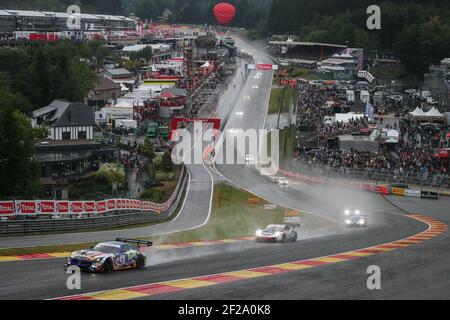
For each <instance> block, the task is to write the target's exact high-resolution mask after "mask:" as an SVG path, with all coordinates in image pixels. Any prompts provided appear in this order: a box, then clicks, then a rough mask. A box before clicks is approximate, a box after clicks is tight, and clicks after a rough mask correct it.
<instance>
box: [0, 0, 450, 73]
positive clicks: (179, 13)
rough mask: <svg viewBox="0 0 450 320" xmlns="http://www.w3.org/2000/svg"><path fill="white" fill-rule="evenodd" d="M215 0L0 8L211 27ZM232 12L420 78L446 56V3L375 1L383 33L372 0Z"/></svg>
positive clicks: (44, 0) (266, 0)
mask: <svg viewBox="0 0 450 320" xmlns="http://www.w3.org/2000/svg"><path fill="white" fill-rule="evenodd" d="M218 2H220V1H218V0H216V1H214V0H129V1H125V0H30V1H26V2H25V1H19V0H0V8H21V9H38V10H44V9H45V10H59V11H65V8H66V7H67V6H68V5H69V4H79V5H80V6H81V10H82V12H88V13H92V12H97V13H106V14H123V15H131V14H135V15H136V16H138V17H139V18H141V19H144V20H149V21H150V20H154V19H156V18H157V17H159V16H161V15H162V14H163V13H164V12H166V13H168V18H169V21H170V22H174V23H193V24H204V23H207V24H215V20H214V16H213V14H212V11H213V7H214V5H215V4H217V3H218ZM229 2H230V3H232V4H234V5H235V6H236V8H237V16H236V18H235V20H234V22H233V24H232V25H233V26H236V27H244V28H249V29H252V30H253V34H255V33H257V34H258V35H259V36H260V37H267V36H270V35H272V34H286V33H288V34H296V35H298V36H299V37H300V38H301V39H302V40H304V41H317V42H332V43H339V44H348V45H349V46H354V47H362V48H364V49H365V51H366V52H367V53H368V54H369V55H370V54H374V53H375V52H385V51H394V52H396V53H398V54H399V55H400V57H401V58H402V60H403V62H404V64H405V66H406V68H407V69H408V71H410V72H411V73H414V74H418V75H421V74H423V72H424V71H425V70H426V68H427V66H428V65H429V64H430V63H435V62H438V61H440V60H441V59H442V58H444V57H445V56H448V55H450V0H428V1H421V0H407V1H406V0H389V1H384V0H382V1H380V2H379V3H378V5H379V6H380V7H381V13H382V16H381V17H382V29H381V30H376V31H370V30H368V29H367V28H366V20H367V14H366V9H367V7H368V6H369V5H371V4H372V3H373V1H371V0H229Z"/></svg>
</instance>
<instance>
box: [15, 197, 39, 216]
mask: <svg viewBox="0 0 450 320" xmlns="http://www.w3.org/2000/svg"><path fill="white" fill-rule="evenodd" d="M14 205H15V211H16V214H18V215H23V214H26V215H35V214H37V201H34V200H33V201H28V200H16V201H14Z"/></svg>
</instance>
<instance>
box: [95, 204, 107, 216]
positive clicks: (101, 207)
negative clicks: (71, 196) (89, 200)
mask: <svg viewBox="0 0 450 320" xmlns="http://www.w3.org/2000/svg"><path fill="white" fill-rule="evenodd" d="M95 207H96V208H95V211H97V213H105V212H106V201H97V203H96V204H95Z"/></svg>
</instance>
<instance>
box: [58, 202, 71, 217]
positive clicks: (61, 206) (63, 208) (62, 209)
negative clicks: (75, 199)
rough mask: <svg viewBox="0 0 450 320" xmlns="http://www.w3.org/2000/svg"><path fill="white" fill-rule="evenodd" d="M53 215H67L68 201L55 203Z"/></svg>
mask: <svg viewBox="0 0 450 320" xmlns="http://www.w3.org/2000/svg"><path fill="white" fill-rule="evenodd" d="M55 213H57V214H68V213H69V201H55Z"/></svg>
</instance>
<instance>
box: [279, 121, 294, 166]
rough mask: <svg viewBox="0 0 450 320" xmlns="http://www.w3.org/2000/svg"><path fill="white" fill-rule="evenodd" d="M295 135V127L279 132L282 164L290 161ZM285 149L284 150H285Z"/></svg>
mask: <svg viewBox="0 0 450 320" xmlns="http://www.w3.org/2000/svg"><path fill="white" fill-rule="evenodd" d="M296 134H297V128H296V127H295V126H293V127H291V128H289V132H288V129H287V128H286V129H282V130H280V161H281V163H283V161H286V160H289V159H292V157H293V154H294V148H295V144H296V139H295V135H296ZM286 135H287V143H286V145H285V142H286ZM285 147H286V148H285Z"/></svg>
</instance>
